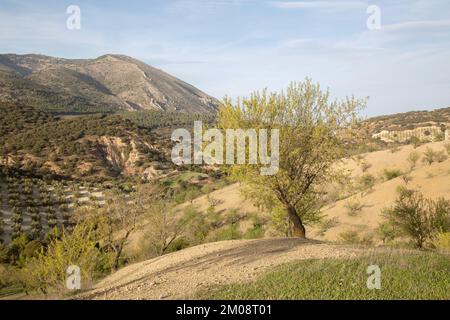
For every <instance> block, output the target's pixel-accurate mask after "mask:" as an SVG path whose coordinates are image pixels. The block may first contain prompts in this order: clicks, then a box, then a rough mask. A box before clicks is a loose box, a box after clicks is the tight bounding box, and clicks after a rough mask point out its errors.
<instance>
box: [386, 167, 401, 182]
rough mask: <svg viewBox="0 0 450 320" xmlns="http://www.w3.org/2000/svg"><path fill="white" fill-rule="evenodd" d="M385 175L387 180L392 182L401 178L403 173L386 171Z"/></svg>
mask: <svg viewBox="0 0 450 320" xmlns="http://www.w3.org/2000/svg"><path fill="white" fill-rule="evenodd" d="M383 174H384V177H385V178H386V180H392V179H395V178H398V177H400V176H401V175H402V174H403V172H402V171H401V170H399V169H384V171H383Z"/></svg>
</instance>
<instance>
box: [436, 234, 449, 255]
mask: <svg viewBox="0 0 450 320" xmlns="http://www.w3.org/2000/svg"><path fill="white" fill-rule="evenodd" d="M433 246H434V247H435V248H436V249H438V250H444V251H450V232H441V233H438V234H437V235H436V236H435V238H434V239H433Z"/></svg>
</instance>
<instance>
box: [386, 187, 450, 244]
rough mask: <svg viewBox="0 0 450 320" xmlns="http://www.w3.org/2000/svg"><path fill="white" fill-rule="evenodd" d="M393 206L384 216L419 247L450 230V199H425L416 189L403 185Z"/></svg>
mask: <svg viewBox="0 0 450 320" xmlns="http://www.w3.org/2000/svg"><path fill="white" fill-rule="evenodd" d="M398 193H399V195H398V198H397V199H396V201H395V204H394V206H393V207H392V208H389V209H386V210H385V211H384V216H385V217H386V218H387V220H388V221H389V222H390V223H391V224H392V225H393V226H395V227H398V228H399V229H400V230H402V231H403V232H404V233H405V234H406V235H408V236H409V237H411V239H412V240H413V241H414V243H415V245H416V246H417V247H418V248H423V246H424V244H425V242H426V241H428V240H430V239H432V238H433V236H434V235H435V234H437V233H439V232H447V231H449V230H450V201H448V200H445V199H443V198H441V199H438V200H436V201H433V200H430V199H425V198H424V196H423V195H422V194H421V193H419V192H417V191H414V190H409V189H406V188H404V187H401V188H400V189H399V190H398Z"/></svg>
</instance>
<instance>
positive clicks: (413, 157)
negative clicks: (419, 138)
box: [407, 151, 420, 170]
mask: <svg viewBox="0 0 450 320" xmlns="http://www.w3.org/2000/svg"><path fill="white" fill-rule="evenodd" d="M419 159H420V155H419V153H418V152H417V151H412V152H411V153H410V154H409V155H408V158H407V160H408V162H409V164H410V166H411V170H412V169H414V168H415V167H416V164H417V161H419Z"/></svg>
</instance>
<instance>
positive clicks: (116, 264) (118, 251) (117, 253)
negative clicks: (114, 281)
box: [112, 245, 123, 271]
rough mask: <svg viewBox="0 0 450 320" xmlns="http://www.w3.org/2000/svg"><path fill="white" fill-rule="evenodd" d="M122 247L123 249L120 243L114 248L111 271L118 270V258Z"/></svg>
mask: <svg viewBox="0 0 450 320" xmlns="http://www.w3.org/2000/svg"><path fill="white" fill-rule="evenodd" d="M122 249H123V245H120V246H119V248H118V249H117V250H116V254H115V255H114V262H113V265H112V271H117V270H119V259H120V256H121V255H122Z"/></svg>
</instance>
